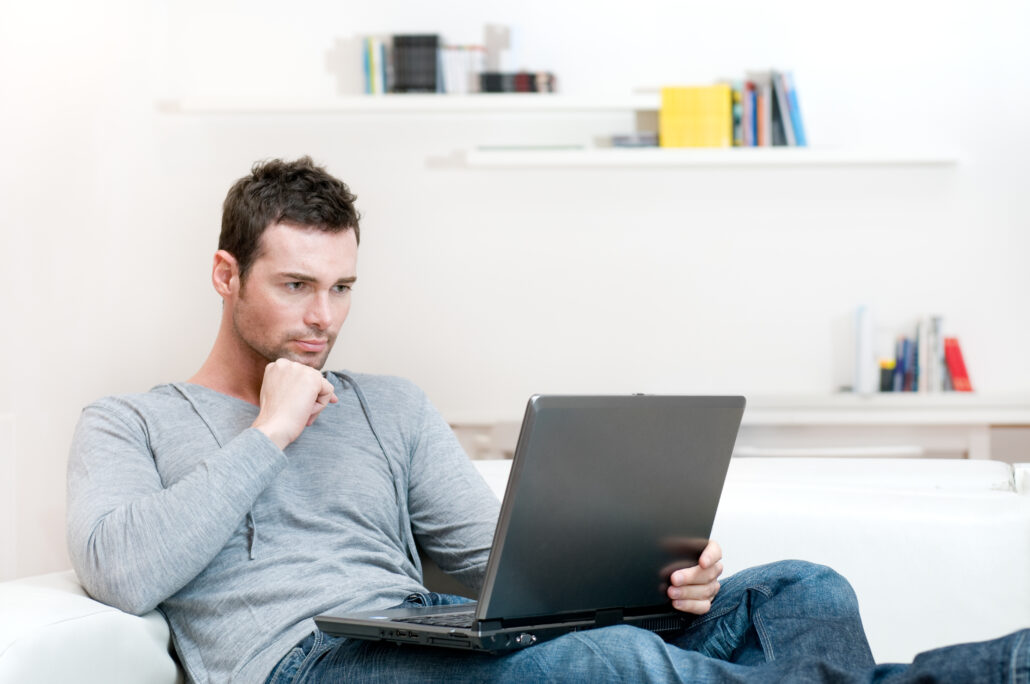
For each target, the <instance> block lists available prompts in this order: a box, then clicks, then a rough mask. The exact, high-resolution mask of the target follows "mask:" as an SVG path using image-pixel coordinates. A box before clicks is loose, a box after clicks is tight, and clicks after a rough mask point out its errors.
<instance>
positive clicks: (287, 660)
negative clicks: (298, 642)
mask: <svg viewBox="0 0 1030 684" xmlns="http://www.w3.org/2000/svg"><path fill="white" fill-rule="evenodd" d="M306 655H307V654H306V653H305V652H304V649H303V648H301V647H300V646H294V647H293V650H291V651H290V652H289V653H287V654H286V655H285V656H283V659H282V660H280V661H279V664H278V665H276V666H275V669H274V670H272V674H270V675H268V679H266V680H265V684H290V682H292V681H293V678H294V677H295V676H297V670H299V669H300V666H301V665H302V664H303V663H304V658H305V656H306Z"/></svg>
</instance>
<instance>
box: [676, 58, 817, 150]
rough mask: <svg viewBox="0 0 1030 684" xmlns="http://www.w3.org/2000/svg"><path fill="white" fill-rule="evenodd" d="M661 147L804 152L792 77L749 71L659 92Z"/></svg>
mask: <svg viewBox="0 0 1030 684" xmlns="http://www.w3.org/2000/svg"><path fill="white" fill-rule="evenodd" d="M658 126H659V130H658V139H659V145H661V146H662V147H773V146H776V147H782V146H789V147H804V146H806V145H807V144H808V139H807V136H806V135H805V127H804V122H803V120H802V117H801V108H800V105H799V102H798V95H797V89H796V88H795V86H794V77H793V74H792V73H791V72H789V71H785V72H781V71H776V70H769V71H751V72H748V73H747V77H746V78H745V79H740V80H725V81H723V82H721V83H718V84H716V85H711V86H693V87H668V88H662V104H661V109H660V110H659V113H658Z"/></svg>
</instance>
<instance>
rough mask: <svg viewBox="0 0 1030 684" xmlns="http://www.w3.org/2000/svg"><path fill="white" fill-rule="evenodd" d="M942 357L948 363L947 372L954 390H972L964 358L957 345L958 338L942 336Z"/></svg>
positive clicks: (960, 348)
mask: <svg viewBox="0 0 1030 684" xmlns="http://www.w3.org/2000/svg"><path fill="white" fill-rule="evenodd" d="M944 358H945V360H946V361H947V364H948V373H949V375H950V376H951V384H952V387H953V388H954V390H955V391H956V392H972V391H973V383H972V382H970V380H969V372H968V371H967V370H966V360H965V358H963V356H962V347H960V346H959V343H958V338H955V337H946V338H944Z"/></svg>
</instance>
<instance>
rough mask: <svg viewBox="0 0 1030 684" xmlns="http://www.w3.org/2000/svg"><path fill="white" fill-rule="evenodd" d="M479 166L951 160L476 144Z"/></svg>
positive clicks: (889, 152) (796, 151)
mask: <svg viewBox="0 0 1030 684" xmlns="http://www.w3.org/2000/svg"><path fill="white" fill-rule="evenodd" d="M465 163H466V164H467V165H468V166H470V167H474V168H540V167H690V166H734V167H747V166H951V165H954V164H957V163H958V155H957V154H956V153H954V152H952V151H946V150H936V151H935V150H904V149H887V148H883V149H867V148H819V147H765V148H756V147H746V148H741V147H736V148H692V149H663V148H653V147H652V148H588V149H540V148H538V149H533V148H530V147H527V148H525V149H477V150H469V151H468V152H466V153H465Z"/></svg>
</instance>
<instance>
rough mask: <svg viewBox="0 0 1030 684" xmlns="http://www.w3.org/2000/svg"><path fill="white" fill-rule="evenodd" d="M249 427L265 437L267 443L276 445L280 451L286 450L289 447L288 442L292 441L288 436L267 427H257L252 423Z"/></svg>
mask: <svg viewBox="0 0 1030 684" xmlns="http://www.w3.org/2000/svg"><path fill="white" fill-rule="evenodd" d="M251 427H252V428H254V429H255V430H257V431H258V432H260V433H262V434H263V435H264V436H265V437H268V439H269V441H271V442H272V444H274V445H276V446H277V447H279V449H281V450H283V449H286V447H288V446H289V445H290V442H292V441H293V440H292V439H290V437H289V435H288V434H286V433H284V432H282V431H279V430H276V429H275V428H273V427H271V426H269V425H258V424H256V423H254V424H252V425H251Z"/></svg>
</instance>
